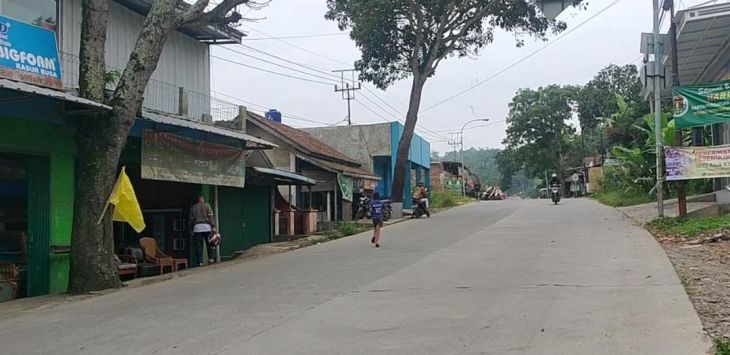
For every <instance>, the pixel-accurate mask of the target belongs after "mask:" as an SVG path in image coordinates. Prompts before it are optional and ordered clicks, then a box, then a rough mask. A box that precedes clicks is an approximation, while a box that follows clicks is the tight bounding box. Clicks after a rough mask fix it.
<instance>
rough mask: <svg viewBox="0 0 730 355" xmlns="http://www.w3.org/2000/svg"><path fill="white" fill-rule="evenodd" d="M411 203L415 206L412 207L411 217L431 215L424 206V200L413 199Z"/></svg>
mask: <svg viewBox="0 0 730 355" xmlns="http://www.w3.org/2000/svg"><path fill="white" fill-rule="evenodd" d="M413 205H414V206H416V207H415V208H414V209H413V216H412V217H413V218H421V217H423V216H424V215H426V217H431V212H430V211H429V210H428V208H426V202H423V201H420V200H416V199H413Z"/></svg>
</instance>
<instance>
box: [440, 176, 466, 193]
mask: <svg viewBox="0 0 730 355" xmlns="http://www.w3.org/2000/svg"><path fill="white" fill-rule="evenodd" d="M445 185H446V186H444V187H445V189H446V191H448V192H451V193H452V194H458V195H461V193H462V191H463V189H464V187H463V186H464V185H463V181H461V180H456V179H453V180H446V184H445Z"/></svg>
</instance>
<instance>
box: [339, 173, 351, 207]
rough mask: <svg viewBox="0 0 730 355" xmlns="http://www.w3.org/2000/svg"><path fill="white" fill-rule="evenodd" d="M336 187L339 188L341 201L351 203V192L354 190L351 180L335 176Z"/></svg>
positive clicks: (340, 175) (343, 176)
mask: <svg viewBox="0 0 730 355" xmlns="http://www.w3.org/2000/svg"><path fill="white" fill-rule="evenodd" d="M337 185H339V186H340V191H342V199H343V200H345V201H350V202H352V190H353V188H354V186H353V180H352V178H351V177H349V176H345V175H342V174H337Z"/></svg>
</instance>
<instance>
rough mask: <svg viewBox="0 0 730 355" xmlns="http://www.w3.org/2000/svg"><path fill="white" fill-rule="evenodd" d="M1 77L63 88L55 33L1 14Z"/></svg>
mask: <svg viewBox="0 0 730 355" xmlns="http://www.w3.org/2000/svg"><path fill="white" fill-rule="evenodd" d="M0 77H3V78H8V79H12V80H16V81H24V82H27V83H30V84H35V85H39V86H47V87H51V88H55V89H61V88H63V82H62V81H61V63H60V60H59V57H58V46H57V45H56V33H55V32H53V31H49V30H46V29H44V28H41V27H38V26H33V25H30V24H27V23H23V22H19V21H15V20H13V19H10V18H7V17H4V16H0Z"/></svg>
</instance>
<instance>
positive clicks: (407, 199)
mask: <svg viewBox="0 0 730 355" xmlns="http://www.w3.org/2000/svg"><path fill="white" fill-rule="evenodd" d="M404 129H405V127H404V126H403V125H402V124H401V123H400V122H391V124H390V151H391V155H392V159H391V162H390V165H391V174H395V162H396V156H397V155H398V144H399V143H400V138H401V136H402V135H403V131H404ZM408 161H409V162H410V163H411V164H410V165H409V166H410V167H411V169H416V181H423V182H424V183H425V184H426V187H427V188H428V189H429V190H430V189H431V176H430V175H431V174H430V169H431V144H430V143H429V142H428V141H426V140H425V139H423V138H421V136H419V135H418V134H414V135H413V138H412V139H411V147H410V151H409V152H408ZM411 169H409V170H408V171H407V172H406V179H405V184H404V185H405V186H404V192H403V208H412V207H413V203H412V201H411V191H412V190H413V186H412V185H411V176H410V173H411ZM422 169H426V171H425V172H424V173H420V171H422ZM424 174H425V176H423V175H424ZM388 185H390V184H388ZM388 189H390V186H388Z"/></svg>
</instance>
